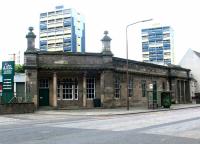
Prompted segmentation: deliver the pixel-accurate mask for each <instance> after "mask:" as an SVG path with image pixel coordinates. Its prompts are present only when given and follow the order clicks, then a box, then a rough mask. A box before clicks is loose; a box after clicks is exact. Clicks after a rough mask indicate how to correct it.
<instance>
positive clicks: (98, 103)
mask: <svg viewBox="0 0 200 144" xmlns="http://www.w3.org/2000/svg"><path fill="white" fill-rule="evenodd" d="M93 104H94V107H101V99H99V98H95V99H93Z"/></svg>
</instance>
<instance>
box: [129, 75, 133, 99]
mask: <svg viewBox="0 0 200 144" xmlns="http://www.w3.org/2000/svg"><path fill="white" fill-rule="evenodd" d="M128 96H129V97H132V96H133V79H129V80H128Z"/></svg>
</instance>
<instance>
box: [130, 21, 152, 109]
mask: <svg viewBox="0 0 200 144" xmlns="http://www.w3.org/2000/svg"><path fill="white" fill-rule="evenodd" d="M152 20H153V19H146V20H141V21H137V22H134V23H131V24H128V25H127V26H126V84H127V110H129V93H128V86H129V78H128V77H129V76H128V28H129V27H130V26H132V25H135V24H138V23H143V22H148V21H152Z"/></svg>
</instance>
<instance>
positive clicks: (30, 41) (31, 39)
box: [26, 27, 36, 51]
mask: <svg viewBox="0 0 200 144" xmlns="http://www.w3.org/2000/svg"><path fill="white" fill-rule="evenodd" d="M26 38H27V50H28V51H35V38H36V35H35V34H34V33H33V27H29V32H28V34H27V35H26Z"/></svg>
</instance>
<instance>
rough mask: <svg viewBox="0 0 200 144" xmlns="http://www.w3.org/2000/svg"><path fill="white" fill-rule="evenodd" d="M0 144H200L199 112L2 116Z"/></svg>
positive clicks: (196, 110) (0, 121) (196, 109)
mask: <svg viewBox="0 0 200 144" xmlns="http://www.w3.org/2000/svg"><path fill="white" fill-rule="evenodd" d="M0 144H200V108H190V109H182V110H173V111H162V112H153V113H143V114H132V115H112V116H72V115H71V116H70V115H65V114H41V113H35V114H20V115H3V116H0Z"/></svg>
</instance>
